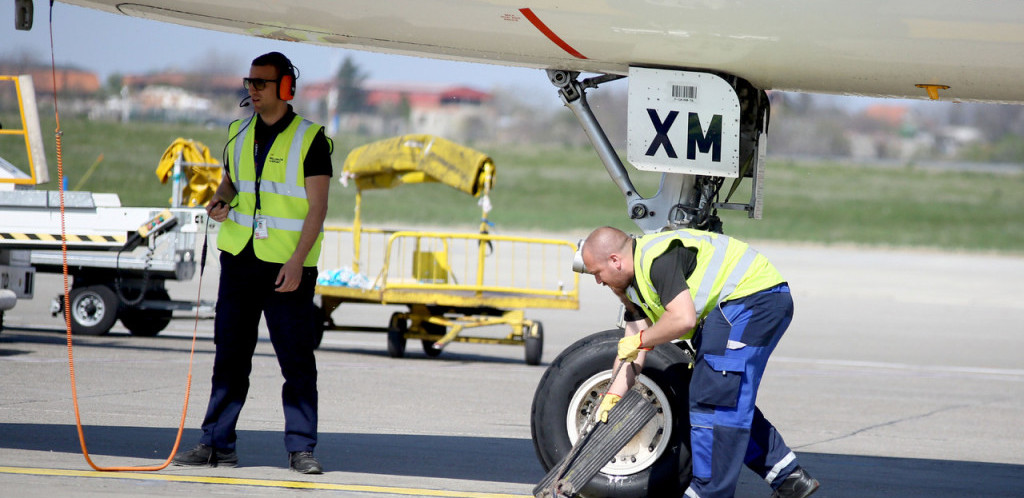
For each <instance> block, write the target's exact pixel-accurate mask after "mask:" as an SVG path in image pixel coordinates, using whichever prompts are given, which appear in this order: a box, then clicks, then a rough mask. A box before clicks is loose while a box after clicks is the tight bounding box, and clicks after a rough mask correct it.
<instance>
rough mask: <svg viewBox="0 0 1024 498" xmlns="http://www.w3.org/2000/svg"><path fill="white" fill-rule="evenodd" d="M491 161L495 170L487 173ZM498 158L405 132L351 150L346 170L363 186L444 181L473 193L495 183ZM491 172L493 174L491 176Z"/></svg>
mask: <svg viewBox="0 0 1024 498" xmlns="http://www.w3.org/2000/svg"><path fill="white" fill-rule="evenodd" d="M486 165H490V168H487V169H490V170H491V174H490V175H486V174H485V166H486ZM493 171H494V162H493V161H492V160H491V158H490V157H488V156H487V154H484V153H483V152H479V151H476V150H473V149H470V148H469V147H465V146H462V145H459V144H457V143H455V142H452V141H449V140H445V139H443V138H440V137H435V136H433V135H402V136H398V137H392V138H388V139H384V140H380V141H377V142H373V143H370V144H366V145H363V146H361V147H358V148H356V149H353V150H352V152H349V154H348V157H347V158H346V159H345V165H344V166H343V167H342V174H343V175H346V176H347V177H350V178H355V181H356V187H357V188H358V189H360V190H366V189H371V188H391V187H395V186H397V185H399V184H402V183H421V182H441V183H444V184H445V185H448V186H451V187H453V188H456V189H458V190H461V191H463V192H465V193H467V194H471V195H473V196H479V195H480V194H481V193H482V192H484V190H485V189H484V182H486V181H488V180H489V181H490V182H491V184H492V185H493V183H494V173H493ZM488 176H490V178H489V179H488Z"/></svg>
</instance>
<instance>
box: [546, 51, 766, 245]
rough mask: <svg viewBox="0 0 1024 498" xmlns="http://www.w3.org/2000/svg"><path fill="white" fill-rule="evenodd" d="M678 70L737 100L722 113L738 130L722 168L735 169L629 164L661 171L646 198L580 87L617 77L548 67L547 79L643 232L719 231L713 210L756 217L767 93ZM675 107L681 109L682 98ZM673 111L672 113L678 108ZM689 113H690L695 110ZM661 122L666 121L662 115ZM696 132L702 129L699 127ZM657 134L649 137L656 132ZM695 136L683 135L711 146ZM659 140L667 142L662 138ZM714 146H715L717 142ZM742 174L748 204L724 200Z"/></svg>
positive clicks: (726, 78)
mask: <svg viewBox="0 0 1024 498" xmlns="http://www.w3.org/2000/svg"><path fill="white" fill-rule="evenodd" d="M641 70H642V69H641ZM632 71H633V69H631V74H632ZM678 73H679V74H684V75H687V76H690V77H704V79H707V80H711V81H713V82H716V83H718V84H719V86H723V85H724V86H725V87H726V89H728V90H730V91H731V92H732V95H731V96H727V97H731V98H732V99H733V100H732V101H733V102H738V103H739V105H738V106H734V107H735V108H732V109H729V110H727V111H723V113H725V114H728V115H727V116H726V117H725V118H724V119H727V120H729V119H731V121H732V123H733V124H735V125H736V129H737V130H738V131H737V133H736V134H737V135H738V143H737V142H730V144H732V145H734V146H735V147H736V148H737V149H738V152H737V154H736V155H735V159H733V160H734V161H736V163H738V164H736V163H730V164H729V165H727V167H726V168H724V169H723V170H728V171H733V169H730V168H729V167H728V166H735V168H734V170H735V171H736V172H737V173H735V174H733V173H729V174H728V175H726V174H722V175H716V174H708V172H707V170H706V169H703V168H691V167H690V166H688V165H687V164H686V161H683V160H680V165H678V166H672V167H664V166H658V167H651V168H641V165H640V164H636V163H635V164H634V165H635V166H637V167H638V168H641V169H649V170H656V171H663V172H664V173H663V174H662V178H661V185H660V186H659V188H658V193H657V194H656V195H655V196H654V197H651V198H644V197H642V196H641V195H640V194H639V193H638V192H637V191H636V188H635V187H634V186H633V183H632V182H631V181H630V179H629V174H628V172H627V170H626V168H625V166H623V164H622V161H621V160H620V159H619V154H618V153H617V152H616V151H615V149H614V147H612V145H611V142H610V141H609V140H608V137H607V135H605V133H604V130H603V129H602V128H601V125H600V123H598V121H597V118H596V117H595V116H594V113H593V111H592V110H591V109H590V105H589V104H588V103H587V97H586V90H587V89H588V88H597V87H598V86H599V85H601V84H603V83H606V82H609V81H613V80H617V79H620V78H622V76H617V75H601V76H597V77H594V78H588V79H584V80H583V81H579V80H578V79H577V78H578V77H579V73H577V72H572V71H561V70H548V79H549V80H550V81H551V83H552V84H553V85H555V86H556V87H557V88H558V92H559V96H560V97H561V99H562V102H563V103H564V104H565V105H566V107H568V108H569V109H570V110H571V111H572V112H573V114H575V115H576V118H577V119H578V120H579V122H580V125H581V126H582V127H583V131H584V132H585V133H586V134H587V137H588V138H590V142H591V144H592V145H593V147H594V150H595V151H596V152H597V155H598V157H599V158H600V159H601V162H602V163H604V166H605V169H606V170H607V171H608V175H609V176H611V178H612V181H613V182H615V184H616V185H617V186H618V187H619V190H620V191H621V192H622V195H623V196H624V197H625V199H626V212H627V214H628V216H629V218H630V219H632V220H633V221H634V222H635V223H636V224H637V226H638V227H640V229H641V230H643V231H644V232H645V233H652V232H657V231H660V230H663V229H677V228H697V229H701V230H707V231H714V232H721V231H722V224H721V220H720V219H719V218H718V216H717V210H718V209H738V210H745V211H747V212H748V213H749V215H750V217H751V218H760V217H761V205H762V204H761V197H762V192H763V175H764V171H763V164H764V161H763V158H764V147H765V144H766V142H767V140H766V133H767V130H768V118H769V101H768V95H767V94H766V93H765V92H764V91H763V90H759V89H757V88H755V87H754V86H752V85H751V84H750V83H749V82H747V81H746V80H744V79H742V78H738V77H735V76H728V75H725V76H719V75H713V74H710V73H686V72H678ZM665 84H666V85H667V86H671V85H670V82H665ZM685 88H689V87H685ZM694 88H696V87H694ZM632 91H633V90H632V89H631V102H630V104H631V105H632V104H633V101H632V99H633V98H632ZM673 91H675V89H673ZM695 92H696V90H694V94H696V93H695ZM658 98H661V97H658ZM681 100H683V101H685V99H681ZM679 105H680V106H681V107H685V102H684V103H682V104H679ZM648 111H651V109H648ZM673 112H675V113H676V114H677V115H678V114H679V112H680V111H673ZM655 114H656V113H655ZM690 114H694V115H696V113H690ZM684 116H685V114H684ZM652 119H653V118H652ZM680 119H682V118H680ZM666 121H668V120H667V119H666ZM737 121H738V122H737ZM658 124H659V125H661V126H663V127H665V128H668V126H671V125H666V124H665V123H662V122H660V121H658ZM697 124H698V128H700V126H699V125H700V123H699V121H698V122H697ZM685 125H686V123H684V124H683V125H677V126H679V127H681V128H685ZM655 128H656V127H655ZM697 131H698V132H699V133H703V130H702V129H698V130H697ZM630 133H631V135H630V139H629V140H630V141H631V142H632V141H634V140H642V138H634V137H633V136H632V134H633V130H632V129H631V130H630ZM665 133H667V131H659V134H665ZM708 133H709V134H710V133H711V131H708ZM659 134H654V135H658V136H661V135H659ZM691 134H692V131H691ZM695 137H696V138H694V136H691V137H689V139H690V141H691V142H696V143H697V145H696V146H697V147H698V148H700V147H707V148H708V149H709V150H710V145H712V144H711V142H710V140H712V138H708V137H707V136H705V135H702V134H696V135H695ZM684 138H685V137H684ZM733 138H735V137H733ZM704 139H706V140H709V142H702V141H700V140H704ZM657 140H661V138H657V137H656V138H655V141H657ZM665 140H666V141H667V139H665ZM683 141H686V140H683ZM651 145H653V144H651ZM687 145H692V144H687ZM718 145H721V144H720V143H719V144H718ZM648 150H649V151H652V152H650V155H652V156H656V155H658V154H659V153H660V154H667V152H664V151H662V150H661V149H659V148H658V147H650V148H649V149H648ZM700 152H701V153H705V152H708V151H705V150H704V148H700ZM672 155H673V157H675V156H676V153H675V151H674V150H673V151H672ZM694 156H697V154H696V153H695V154H694ZM683 157H686V155H685V154H684V155H683ZM726 176H733V177H736V180H735V183H734V184H733V186H732V187H731V188H730V189H729V191H728V192H727V193H726V199H725V200H724V201H721V200H720V199H719V196H720V194H721V193H722V192H721V190H722V187H723V186H724V184H725V181H726ZM743 178H751V179H752V186H751V199H750V201H749V202H748V203H731V202H729V198H730V196H731V195H732V194H733V193H734V192H735V189H736V186H737V185H738V183H739V181H740V180H742V179H743Z"/></svg>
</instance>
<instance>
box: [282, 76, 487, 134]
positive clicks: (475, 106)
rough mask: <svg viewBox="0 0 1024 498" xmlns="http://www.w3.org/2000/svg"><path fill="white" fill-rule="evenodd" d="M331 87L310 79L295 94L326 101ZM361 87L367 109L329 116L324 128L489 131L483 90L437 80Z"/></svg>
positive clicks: (385, 131)
mask: <svg viewBox="0 0 1024 498" xmlns="http://www.w3.org/2000/svg"><path fill="white" fill-rule="evenodd" d="M333 85H334V82H333V81H326V82H315V83H311V84H309V85H306V86H304V87H303V88H302V89H301V90H300V93H301V94H302V96H303V97H305V98H309V99H313V100H321V101H324V102H330V101H331V99H332V97H331V91H332V88H333ZM362 87H363V90H364V91H365V92H366V102H365V104H366V107H367V108H369V111H367V112H365V113H360V114H346V115H340V116H335V119H329V120H328V131H329V132H334V131H336V130H349V131H361V132H365V133H370V134H373V135H397V134H402V133H426V134H431V135H438V136H442V137H445V138H448V139H450V140H454V141H467V140H475V139H479V138H483V137H485V136H487V134H488V133H489V132H490V130H491V129H492V126H491V123H493V121H494V115H495V111H494V109H493V108H492V106H490V103H491V101H492V100H493V96H492V95H491V94H490V93H487V92H482V91H479V90H476V89H474V88H470V87H467V86H460V85H449V84H438V83H400V82H382V81H368V82H365V83H364V84H363V85H362ZM327 105H328V107H330V104H327Z"/></svg>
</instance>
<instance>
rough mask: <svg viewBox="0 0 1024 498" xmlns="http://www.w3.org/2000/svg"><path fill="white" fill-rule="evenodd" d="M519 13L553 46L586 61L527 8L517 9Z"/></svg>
mask: <svg viewBox="0 0 1024 498" xmlns="http://www.w3.org/2000/svg"><path fill="white" fill-rule="evenodd" d="M519 12H522V13H523V15H524V16H526V18H527V19H529V21H530V22H531V23H533V26H534V27H535V28H537V30H538V31H540V32H541V33H544V36H546V37H548V39H549V40H551V41H552V42H554V43H555V45H558V46H559V47H561V48H562V50H565V51H566V52H568V53H569V55H571V56H573V57H575V58H577V59H586V57H584V56H583V54H581V53H579V52H577V51H576V49H575V48H572V46H571V45H569V44H568V43H566V42H565V40H563V39H562V38H560V37H559V36H558V35H556V34H555V32H554V31H551V28H549V27H548V26H547V24H544V21H541V20H540V18H539V17H537V14H534V13H533V10H531V9H529V8H523V9H519Z"/></svg>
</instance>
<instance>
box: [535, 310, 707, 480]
mask: <svg viewBox="0 0 1024 498" xmlns="http://www.w3.org/2000/svg"><path fill="white" fill-rule="evenodd" d="M621 338H622V329H612V330H606V331H603V332H598V333H595V334H592V335H589V336H587V337H584V338H582V339H580V340H578V341H576V342H575V343H573V344H571V345H570V346H569V347H568V348H566V349H565V351H563V352H562V353H561V354H559V355H558V357H557V358H555V360H554V361H552V362H551V365H550V366H548V369H547V370H546V371H545V372H544V375H543V377H541V380H540V383H539V384H538V386H537V390H536V392H535V394H534V399H533V407H532V410H531V414H530V415H531V416H530V428H531V433H532V436H533V443H534V449H535V450H536V452H537V458H538V459H539V460H540V462H541V465H542V466H543V467H544V470H545V472H547V471H549V470H551V468H552V467H553V466H555V465H557V464H558V463H559V462H560V461H561V459H562V458H564V457H565V455H567V454H568V453H569V451H570V450H571V449H572V444H571V443H570V441H569V435H568V433H567V432H566V429H565V420H566V416H567V413H568V410H569V402H570V401H571V399H572V397H573V394H574V393H575V392H576V390H577V389H579V387H580V385H581V384H582V383H583V382H584V381H585V380H587V379H588V378H590V377H591V376H593V375H595V374H597V373H598V372H602V371H607V370H610V369H611V366H612V361H613V360H614V358H615V354H616V352H617V349H618V341H619V339H621ZM642 373H643V374H644V375H646V376H647V377H649V378H650V379H651V380H653V381H654V382H655V383H657V384H658V386H659V387H660V388H661V389H662V390H663V391H664V392H665V394H666V396H668V397H669V398H670V403H671V407H672V412H673V415H674V420H673V422H672V423H673V427H672V434H671V439H670V441H669V445H668V446H667V447H666V448H665V452H664V454H662V455H661V457H660V458H658V460H657V461H655V463H654V465H652V466H651V467H649V468H647V469H644V470H642V471H640V472H637V473H636V474H632V475H628V476H611V475H607V474H603V473H598V474H597V476H595V477H594V479H593V480H591V481H590V483H589V484H588V485H587V486H586V487H585V488H584V489H583V490H582V491H581V493H580V496H583V497H588V498H594V497H603V496H615V497H617V498H633V497H635V498H640V497H645V496H650V497H655V496H675V497H678V496H680V495H682V493H683V492H684V491H685V490H686V487H687V486H688V485H689V482H690V475H691V469H690V465H691V462H690V423H689V396H688V393H689V383H690V375H691V373H692V370H690V368H689V361H688V358H687V357H686V355H684V354H683V352H682V351H681V350H680V349H679V348H678V347H677V346H675V345H673V344H665V345H662V346H658V347H656V348H655V349H654V350H653V351H651V352H650V353H648V354H647V360H646V361H645V365H644V370H643V372H642Z"/></svg>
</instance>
